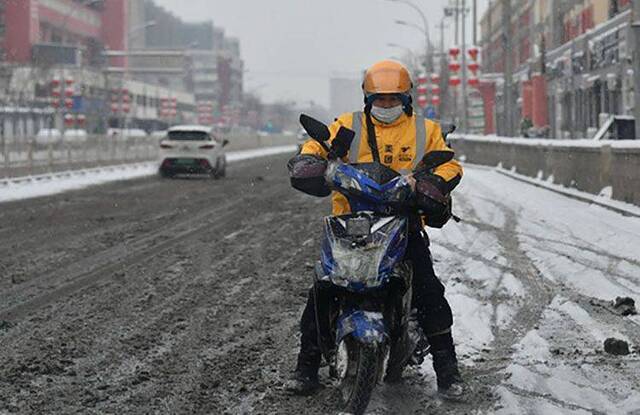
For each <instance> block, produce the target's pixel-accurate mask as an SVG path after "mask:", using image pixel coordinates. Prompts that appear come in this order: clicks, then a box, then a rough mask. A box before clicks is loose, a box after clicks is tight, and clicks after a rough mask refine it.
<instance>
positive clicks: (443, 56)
mask: <svg viewBox="0 0 640 415" xmlns="http://www.w3.org/2000/svg"><path fill="white" fill-rule="evenodd" d="M436 27H437V28H438V29H440V118H442V115H443V114H444V113H445V112H446V111H447V110H448V109H449V108H448V104H449V103H448V102H447V101H448V100H447V99H446V97H447V96H448V90H447V83H446V79H445V78H446V77H445V76H444V75H445V68H446V67H447V52H446V51H445V50H444V29H445V28H446V27H447V26H446V25H445V24H444V18H443V19H442V20H441V21H440V24H438V25H437V26H436Z"/></svg>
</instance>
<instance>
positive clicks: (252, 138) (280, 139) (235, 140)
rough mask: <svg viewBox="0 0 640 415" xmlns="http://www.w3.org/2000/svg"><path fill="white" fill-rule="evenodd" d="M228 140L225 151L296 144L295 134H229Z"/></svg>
mask: <svg viewBox="0 0 640 415" xmlns="http://www.w3.org/2000/svg"><path fill="white" fill-rule="evenodd" d="M226 138H227V140H229V144H228V145H227V146H226V147H225V150H227V151H237V150H248V149H251V148H264V147H273V146H284V145H289V144H296V142H297V139H296V136H285V135H279V134H274V135H265V136H261V135H257V134H252V135H244V136H229V137H226Z"/></svg>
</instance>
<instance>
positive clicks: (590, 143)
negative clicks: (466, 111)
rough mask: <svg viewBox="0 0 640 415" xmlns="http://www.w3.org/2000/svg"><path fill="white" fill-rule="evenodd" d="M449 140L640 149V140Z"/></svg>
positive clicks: (472, 137) (469, 136) (470, 137)
mask: <svg viewBox="0 0 640 415" xmlns="http://www.w3.org/2000/svg"><path fill="white" fill-rule="evenodd" d="M447 140H452V141H456V140H463V141H465V140H466V141H477V142H485V143H499V144H516V145H522V146H544V147H586V148H598V147H603V146H609V147H611V148H624V149H632V148H633V149H640V140H594V139H578V140H566V139H550V138H524V137H502V136H497V135H475V134H451V135H449V136H448V137H447Z"/></svg>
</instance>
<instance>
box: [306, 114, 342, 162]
mask: <svg viewBox="0 0 640 415" xmlns="http://www.w3.org/2000/svg"><path fill="white" fill-rule="evenodd" d="M352 124H353V114H350V113H346V114H342V115H341V116H340V117H338V118H336V120H335V121H334V122H333V123H332V124H331V125H330V126H329V132H330V133H331V136H330V138H329V140H327V141H326V143H327V145H328V146H329V147H331V142H332V141H333V139H334V138H335V137H336V134H338V130H339V129H340V127H346V128H351V125H352ZM300 154H315V155H316V156H320V157H322V158H327V151H326V150H325V149H324V148H322V146H321V145H320V143H318V142H317V141H316V140H314V139H309V140H307V141H306V142H305V143H304V144H303V145H302V150H301V151H300Z"/></svg>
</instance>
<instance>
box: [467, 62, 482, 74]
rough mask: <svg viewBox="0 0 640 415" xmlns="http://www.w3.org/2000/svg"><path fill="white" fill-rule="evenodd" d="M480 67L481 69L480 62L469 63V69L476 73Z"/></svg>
mask: <svg viewBox="0 0 640 415" xmlns="http://www.w3.org/2000/svg"><path fill="white" fill-rule="evenodd" d="M478 69H480V65H479V64H478V62H471V63H470V64H469V70H470V71H471V72H473V73H474V74H475V73H476V72H478Z"/></svg>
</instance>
